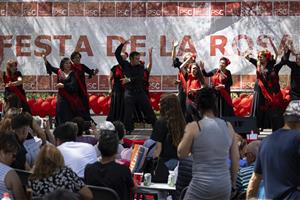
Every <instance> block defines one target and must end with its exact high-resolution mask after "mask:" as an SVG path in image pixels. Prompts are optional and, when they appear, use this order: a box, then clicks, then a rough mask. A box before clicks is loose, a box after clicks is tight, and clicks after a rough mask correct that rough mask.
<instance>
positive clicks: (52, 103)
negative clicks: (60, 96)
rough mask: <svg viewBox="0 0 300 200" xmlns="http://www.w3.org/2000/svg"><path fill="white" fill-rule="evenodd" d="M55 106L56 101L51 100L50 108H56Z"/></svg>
mask: <svg viewBox="0 0 300 200" xmlns="http://www.w3.org/2000/svg"><path fill="white" fill-rule="evenodd" d="M56 104H57V100H56V99H53V100H52V101H51V106H52V108H54V107H56Z"/></svg>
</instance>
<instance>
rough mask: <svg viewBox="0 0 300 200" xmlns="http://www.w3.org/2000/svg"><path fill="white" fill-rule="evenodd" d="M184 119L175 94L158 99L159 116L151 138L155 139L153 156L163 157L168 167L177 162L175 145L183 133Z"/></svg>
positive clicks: (171, 168)
mask: <svg viewBox="0 0 300 200" xmlns="http://www.w3.org/2000/svg"><path fill="white" fill-rule="evenodd" d="M184 127H185V119H184V116H183V113H182V110H181V107H180V103H179V99H178V97H177V96H176V95H175V94H166V95H163V96H162V97H161V99H160V118H159V119H158V120H157V121H156V122H155V126H154V128H153V132H152V135H151V139H152V140H154V141H156V147H155V152H154V157H159V158H160V159H163V160H164V162H165V165H166V166H167V167H168V169H170V170H173V169H174V168H175V167H176V166H177V163H178V158H177V146H178V144H179V143H180V140H181V138H182V135H183V133H184Z"/></svg>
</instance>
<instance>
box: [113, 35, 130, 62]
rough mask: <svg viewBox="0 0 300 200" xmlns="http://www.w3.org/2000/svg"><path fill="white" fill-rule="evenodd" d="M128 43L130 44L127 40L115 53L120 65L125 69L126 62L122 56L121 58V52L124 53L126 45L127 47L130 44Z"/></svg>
mask: <svg viewBox="0 0 300 200" xmlns="http://www.w3.org/2000/svg"><path fill="white" fill-rule="evenodd" d="M128 43H129V41H128V40H126V41H125V42H124V43H121V44H120V45H119V46H118V48H117V49H116V51H115V57H116V59H117V61H118V63H119V65H121V67H122V68H123V66H124V63H125V61H124V60H123V58H122V56H121V52H122V49H123V47H124V45H126V44H128Z"/></svg>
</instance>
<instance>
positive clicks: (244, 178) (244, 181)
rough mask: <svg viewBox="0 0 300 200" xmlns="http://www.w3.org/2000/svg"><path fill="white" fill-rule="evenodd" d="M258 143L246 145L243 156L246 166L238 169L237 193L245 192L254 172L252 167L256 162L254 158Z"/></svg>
mask: <svg viewBox="0 0 300 200" xmlns="http://www.w3.org/2000/svg"><path fill="white" fill-rule="evenodd" d="M260 143H261V142H260V141H259V140H257V141H253V142H251V143H250V144H248V145H247V146H246V148H245V156H246V161H247V166H246V167H242V168H240V170H239V172H238V176H237V182H236V186H237V191H238V193H242V192H245V191H246V190H247V187H248V183H249V180H250V178H251V175H252V173H253V171H254V165H255V161H256V156H257V153H258V149H259V145H260Z"/></svg>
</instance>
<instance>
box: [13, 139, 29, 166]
mask: <svg viewBox="0 0 300 200" xmlns="http://www.w3.org/2000/svg"><path fill="white" fill-rule="evenodd" d="M15 137H16V139H17V141H18V143H19V145H20V149H19V151H18V152H17V155H16V160H15V161H14V162H13V163H12V164H11V167H12V168H15V169H21V170H25V163H26V154H27V151H26V149H25V147H24V146H23V142H20V141H19V139H18V136H17V135H16V136H15Z"/></svg>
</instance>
